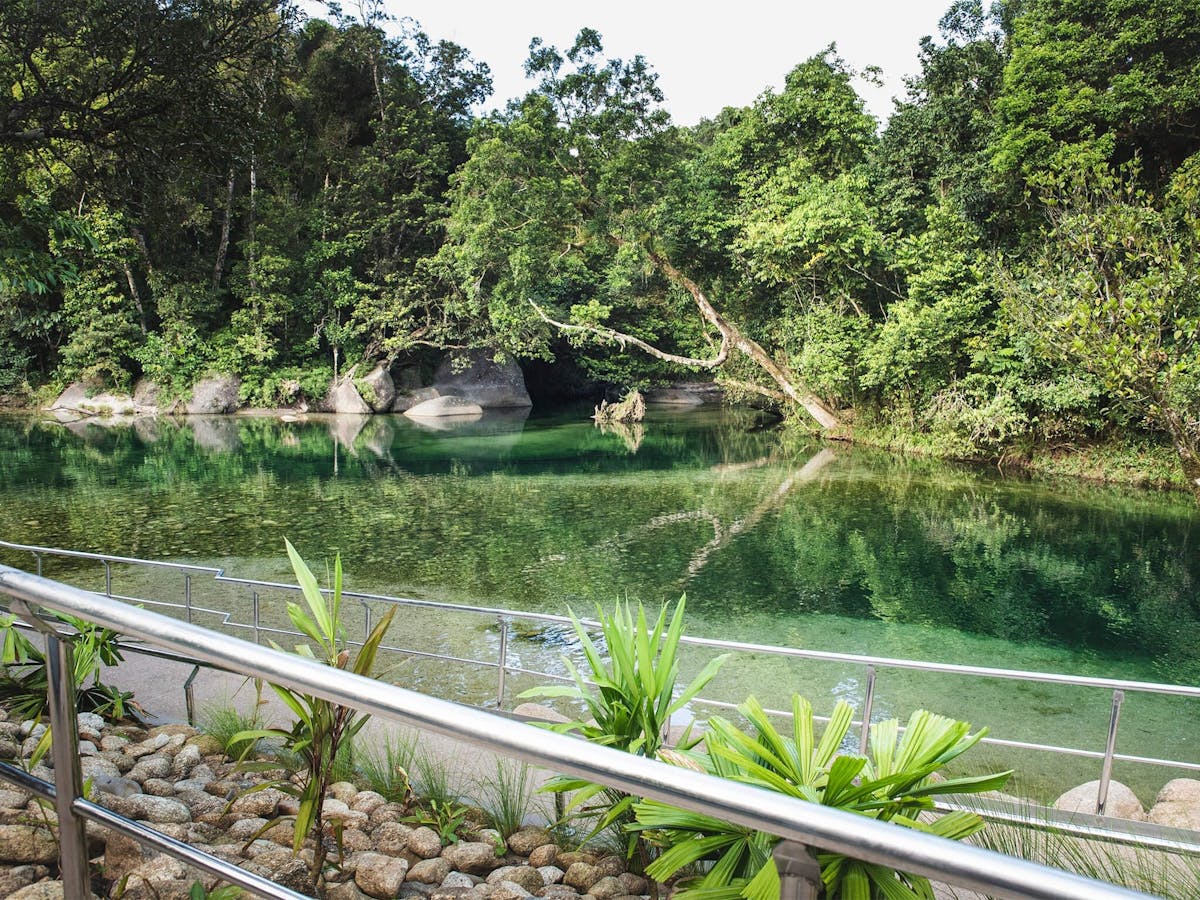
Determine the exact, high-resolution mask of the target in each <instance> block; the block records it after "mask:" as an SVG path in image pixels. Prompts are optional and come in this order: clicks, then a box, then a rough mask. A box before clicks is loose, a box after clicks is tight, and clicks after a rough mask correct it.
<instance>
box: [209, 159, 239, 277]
mask: <svg viewBox="0 0 1200 900" xmlns="http://www.w3.org/2000/svg"><path fill="white" fill-rule="evenodd" d="M233 187H234V174H233V169H232V167H231V168H230V169H229V180H228V182H227V183H226V190H225V215H224V217H223V218H222V220H221V240H220V242H218V244H217V259H216V262H214V263H213V276H212V289H213V290H214V291H217V290H219V289H220V287H221V278H222V277H223V276H224V274H225V255H226V254H227V253H228V252H229V231H230V229H231V228H232V226H233Z"/></svg>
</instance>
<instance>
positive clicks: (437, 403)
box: [404, 397, 483, 419]
mask: <svg viewBox="0 0 1200 900" xmlns="http://www.w3.org/2000/svg"><path fill="white" fill-rule="evenodd" d="M404 414H405V415H406V416H408V417H409V418H410V419H440V418H444V417H446V416H470V417H472V418H479V417H480V416H482V415H483V408H482V407H481V406H480V405H479V404H478V403H472V402H471V401H470V400H466V399H464V398H462V397H434V398H433V399H432V400H426V401H425V402H423V403H418V404H417V405H416V406H414V407H412V408H411V409H408V410H406V411H405V413H404Z"/></svg>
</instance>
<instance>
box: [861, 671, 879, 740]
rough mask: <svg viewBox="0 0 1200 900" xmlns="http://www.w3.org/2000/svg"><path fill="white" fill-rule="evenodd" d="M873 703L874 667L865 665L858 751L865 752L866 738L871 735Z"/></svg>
mask: <svg viewBox="0 0 1200 900" xmlns="http://www.w3.org/2000/svg"><path fill="white" fill-rule="evenodd" d="M874 705H875V667H874V666H867V695H866V696H865V697H864V698H863V711H862V735H861V736H860V737H859V739H858V752H859V753H861V754H862V755H864V756H865V755H866V753H867V740H868V739H869V738H870V736H871V707H872V706H874Z"/></svg>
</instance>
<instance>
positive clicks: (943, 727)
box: [630, 695, 1011, 900]
mask: <svg viewBox="0 0 1200 900" xmlns="http://www.w3.org/2000/svg"><path fill="white" fill-rule="evenodd" d="M738 709H739V712H741V714H742V715H743V716H745V717H746V719H747V720H748V721H749V722H750V725H751V726H752V728H753V733H752V734H747V733H745V732H743V731H741V730H739V729H738V728H737V727H735V726H734V725H733V724H732V723H730V722H728V721H726V720H725V719H722V718H720V717H715V716H714V717H713V718H712V719H711V720H710V722H709V731H708V732H707V734H706V735H705V738H704V744H705V749H706V752H704V753H680V752H674V751H673V752H671V753H669V754H664V757H665V758H666V759H667V760H668V761H671V762H675V763H678V764H684V765H688V766H690V767H692V768H697V769H700V770H701V771H706V772H708V773H710V774H712V775H717V776H720V777H722V778H730V779H733V780H735V781H740V782H743V783H745V784H749V785H754V786H755V787H760V788H766V789H768V790H773V791H778V792H779V793H782V794H787V795H789V796H792V797H798V798H800V799H802V800H807V801H809V802H811V803H821V804H824V805H826V806H834V807H838V808H839V809H844V810H849V811H852V812H856V813H859V814H860V815H864V816H869V817H871V818H873V819H879V820H882V821H890V822H894V823H896V824H898V825H903V826H905V827H908V828H915V829H918V830H920V831H924V832H928V833H930V834H936V835H939V836H941V837H946V838H952V839H956V840H959V839H962V838H964V837H967V836H969V835H972V834H974V833H976V832H977V831H979V830H980V829H981V828H982V827H983V820H982V819H981V818H980V817H979V816H978V815H976V814H974V813H969V812H954V813H950V814H948V815H945V816H941V817H940V818H937V819H935V820H933V821H931V822H924V821H921V820H920V819H919V818H918V816H919V814H920V813H922V812H926V811H928V810H930V809H932V808H933V800H932V798H933V797H934V796H936V795H938V794H948V793H953V794H963V793H972V792H978V791H985V790H994V789H997V788H999V787H1001V786H1002V785H1003V784H1004V783H1005V782H1006V781H1007V780H1008V777H1009V775H1010V774H1011V773H1010V772H1001V773H998V774H995V775H985V776H979V777H963V778H948V779H941V780H936V781H935V780H933V779H932V778H931V776H932V775H933V774H934V773H935V772H937V771H938V770H939V769H941V768H942V767H943V766H945V765H946V764H947V763H948V762H950V761H951V760H953V759H955V758H957V757H958V756H960V755H961V754H963V753H964V752H966V751H967V750H969V749H970V748H971V747H973V746H974V745H975V744H976V743H978V742H979V740H980V739H981V738H982V737H983V735H984V734H985V733H986V729H984V730H981V731H978V732H976V733H975V734H971V733H970V725H969V724H968V723H966V722H958V721H955V720H953V719H948V718H946V717H944V716H938V715H934V714H933V713H931V712H928V711H927V710H917V711H916V712H914V713H913V714H912V716H911V717H910V718H909V720H908V725H907V727H906V728H905V729H904V731H903V734H901V731H900V725H899V722H898V721H896V720H895V719H890V720H888V721H886V722H879V723H876V724H875V725H872V726H871V731H870V742H869V750H870V752H869V753H868V755H867V756H858V755H850V754H842V753H840V752H839V750H840V748H841V746H842V742H843V741H844V740H845V739H846V735H847V733H848V732H849V729H850V724H851V719H852V711H851V709H850V705H849V704H847V703H845V702H839V703H838V704H837V706H836V707H835V708H834V711H833V716H832V717H831V719H830V721H829V723H828V725H826V727H825V731H824V733H823V734H822V735H821V739H820V741H819V742H818V741H817V740H816V728H815V725H814V717H813V710H812V706H811V704H809V702H808V701H807V700H805V699H804V698H803V697H801V696H799V695H796V696H794V697H793V698H792V717H793V718H792V722H793V724H792V733H791V734H790V735H788V736H785V735H783V734H780V732H779V731H778V730H776V728H775V726H774V724H773V723H772V722H771V721H770V719H769V717H768V716H767V713H766V712H765V711H764V710H763V708H762V706H761V705H760V704H759V703H758V701H757V700H755V699H754V698H753V697H751V698H750V699H748V700H747V701H746V702H745V703H744V704H742V705H741V706H740V707H739V708H738ZM634 813H635V816H636V819H637V821H636V823H635V824H633V825H631V826H630V829H631V830H632V831H635V832H638V833H642V834H644V835H645V836H646V837H647V838H648V839H649V840H650V841H651V842H652V843H654V844H655V845H657V846H658V847H660V848H661V849H662V851H663V852H662V854H661V855H660V856H659V857H658V858H657V859H656V860H654V862H653V863H651V864H650V865H649V866H648V867H647V870H646V871H647V874H649V875H650V876H652V877H654V878H656V879H658V880H660V881H663V880H666V879H668V878H670V877H672V876H674V875H675V874H676V873H678V872H680V871H681V870H683V869H685V868H686V867H689V866H693V865H696V864H701V866H702V867H707V868H706V871H704V873H703V874H702V875H698V876H694V877H691V878H685V879H684V880H683V881H681V882H680V884H679V885H678V887H677V890H676V896H679V897H681V898H687V897H691V898H693V900H740V898H746V900H779V873H778V870H777V869H776V867H775V862H774V859H773V858H772V856H771V851H772V850H773V849H774V847H775V845H776V844H777V843H778V842H779V839H778V838H776V837H774V836H773V835H768V834H764V833H763V832H760V831H755V830H754V829H752V828H746V827H744V826H741V825H733V824H730V823H728V822H723V821H721V820H720V819H716V818H713V817H712V816H704V815H700V814H698V813H693V812H690V811H688V810H683V809H679V808H677V807H674V806H670V805H669V804H666V803H661V802H659V801H656V800H642V801H639V802H638V803H636V804H635V805H634ZM818 862H819V863H820V865H821V878H822V880H823V881H824V883H825V892H826V896H827V897H830V898H837V897H842V898H846V900H867V898H876V897H882V898H888V900H925V898H932V897H933V893H932V888H931V887H930V885H929V882H928V881H927V880H926V879H924V878H921V877H920V876H916V875H909V874H906V873H903V872H897V871H894V870H892V869H888V868H887V867H885V866H877V865H872V864H870V863H865V862H862V861H859V860H854V859H850V858H849V857H846V856H842V855H840V854H836V853H823V854H819V855H818Z"/></svg>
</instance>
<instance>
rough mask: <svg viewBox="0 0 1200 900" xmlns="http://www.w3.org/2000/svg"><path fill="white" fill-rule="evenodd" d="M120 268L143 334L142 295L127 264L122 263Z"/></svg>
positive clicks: (144, 328)
mask: <svg viewBox="0 0 1200 900" xmlns="http://www.w3.org/2000/svg"><path fill="white" fill-rule="evenodd" d="M122 268H123V269H124V270H125V282H126V283H127V284H128V285H129V296H130V297H132V298H133V305H134V306H135V307H136V308H137V312H138V324H139V325H140V326H141V328H142V334H145V333H146V308H145V307H144V306H143V305H142V294H141V292H140V291H139V290H138V288H137V281H136V279H134V277H133V269H131V268H129V263H123V264H122Z"/></svg>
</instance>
